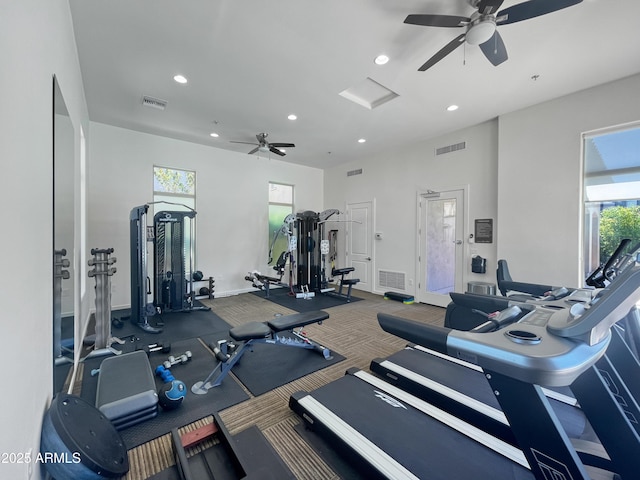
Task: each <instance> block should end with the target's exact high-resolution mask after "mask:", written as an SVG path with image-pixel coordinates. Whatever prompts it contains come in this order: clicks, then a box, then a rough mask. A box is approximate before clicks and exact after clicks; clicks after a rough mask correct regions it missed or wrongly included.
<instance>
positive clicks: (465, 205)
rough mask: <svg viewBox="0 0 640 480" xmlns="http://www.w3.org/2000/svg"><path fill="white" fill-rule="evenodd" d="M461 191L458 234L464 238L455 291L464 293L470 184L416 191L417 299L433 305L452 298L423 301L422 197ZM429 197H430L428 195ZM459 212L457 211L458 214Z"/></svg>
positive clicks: (461, 238) (444, 303)
mask: <svg viewBox="0 0 640 480" xmlns="http://www.w3.org/2000/svg"><path fill="white" fill-rule="evenodd" d="M454 191H461V192H462V232H461V233H460V234H459V235H456V236H457V237H458V238H459V239H460V240H462V244H461V245H460V247H461V248H462V255H461V256H462V259H461V261H460V265H457V264H456V274H455V275H456V277H455V278H456V282H455V287H454V291H455V292H460V293H462V292H463V291H464V284H465V279H466V275H465V273H466V259H467V258H468V255H467V248H468V243H469V242H468V231H469V228H468V225H469V185H468V184H465V185H452V186H447V187H441V188H421V189H418V190H417V192H416V272H415V275H416V276H415V278H416V279H417V282H416V287H415V288H416V292H415V299H416V301H418V302H421V303H429V304H432V305H436V306H440V307H446V306H447V305H448V304H449V303H450V298H449V296H448V295H442V298H441V299H437V300H436V297H434V301H433V302H423V301H421V298H422V295H421V293H422V288H423V287H422V283H424V282H425V279H424V278H423V277H424V273H425V270H426V263H425V262H426V258H423V257H424V255H423V252H422V251H421V247H422V236H423V235H424V233H423V232H422V227H423V225H422V219H423V217H424V214H423V210H422V208H421V206H420V201H421V199H423V198H425V197H426V196H427V195H429V194H435V193H445V192H454ZM426 198H428V197H426ZM457 214H458V213H457V212H456V215H457Z"/></svg>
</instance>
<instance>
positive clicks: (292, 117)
mask: <svg viewBox="0 0 640 480" xmlns="http://www.w3.org/2000/svg"><path fill="white" fill-rule="evenodd" d="M287 118H288V119H289V120H296V119H297V118H298V116H297V115H294V114H293V113H292V114H291V115H289V116H288V117H287Z"/></svg>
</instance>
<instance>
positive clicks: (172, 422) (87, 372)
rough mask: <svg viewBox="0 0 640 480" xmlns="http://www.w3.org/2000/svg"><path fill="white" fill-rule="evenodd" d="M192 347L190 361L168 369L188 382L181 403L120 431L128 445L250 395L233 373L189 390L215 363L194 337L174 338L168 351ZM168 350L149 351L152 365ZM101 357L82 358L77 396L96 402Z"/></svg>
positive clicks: (147, 439)
mask: <svg viewBox="0 0 640 480" xmlns="http://www.w3.org/2000/svg"><path fill="white" fill-rule="evenodd" d="M187 350H189V351H191V354H192V358H191V360H190V361H189V362H187V363H185V364H180V365H174V366H173V367H172V368H171V373H172V374H173V376H174V377H175V378H176V380H181V381H182V382H184V384H185V385H186V386H187V396H186V397H185V399H184V401H183V402H182V405H181V406H180V407H179V408H177V409H175V410H169V411H165V410H162V409H161V408H160V409H159V411H158V415H157V416H156V417H155V418H152V419H150V420H146V421H144V422H142V423H138V424H137V425H133V426H131V427H129V428H126V429H124V430H121V431H120V434H121V435H122V438H123V439H124V442H125V445H126V446H127V449H131V448H133V447H137V446H138V445H141V444H143V443H146V442H148V441H150V440H153V439H154V438H157V437H159V436H161V435H164V434H166V433H169V432H170V431H171V429H172V428H176V427H182V426H184V425H187V424H189V423H192V422H195V421H196V420H199V419H201V418H204V417H206V416H208V415H211V412H212V411H220V410H223V409H225V408H227V407H230V406H232V405H235V404H238V403H240V402H243V401H244V400H247V399H248V398H249V396H248V395H247V394H246V393H245V391H244V390H243V389H242V387H241V386H240V385H239V384H238V382H236V381H235V380H234V378H233V377H231V376H228V377H227V378H225V380H224V382H222V385H220V386H219V387H216V388H213V389H211V390H209V392H208V393H207V394H206V395H196V394H194V393H193V392H192V391H191V386H192V385H193V384H194V383H196V382H198V381H200V380H204V379H205V378H206V376H207V375H208V374H209V373H210V372H211V370H213V368H214V367H215V366H216V364H217V360H216V358H215V356H214V355H213V353H211V352H210V351H209V349H208V348H206V347H205V346H204V345H202V343H201V342H200V340H198V339H197V338H193V339H188V340H182V341H179V342H173V343H172V346H171V354H172V355H175V356H178V355H180V354H181V353H184V352H186V351H187ZM169 355H170V354H161V353H157V352H156V353H152V354H151V355H150V356H149V361H150V363H151V368H153V369H155V368H156V366H158V365H160V364H162V362H163V361H164V360H166V359H167V357H168V356H169ZM104 358H105V357H103V358H90V359H88V360H86V361H85V364H84V373H83V377H82V391H81V394H80V396H81V397H82V398H83V399H85V400H86V401H88V402H89V403H91V404H95V400H96V387H97V384H98V377H97V376H91V370H92V369H95V368H99V366H100V364H101V363H102V360H104ZM155 379H156V388H157V389H159V388H160V387H161V386H162V385H163V381H162V380H161V379H160V378H159V377H157V376H156V377H155Z"/></svg>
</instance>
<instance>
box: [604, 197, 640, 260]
mask: <svg viewBox="0 0 640 480" xmlns="http://www.w3.org/2000/svg"><path fill="white" fill-rule="evenodd" d="M625 238H628V239H630V240H631V244H630V245H631V246H632V247H633V246H635V245H637V244H638V243H640V206H633V207H611V208H607V209H605V210H603V211H602V213H601V215H600V261H601V262H602V263H604V262H606V261H607V259H608V258H609V257H610V256H611V254H613V252H614V251H615V249H616V248H617V247H618V245H620V242H621V241H622V240H623V239H625Z"/></svg>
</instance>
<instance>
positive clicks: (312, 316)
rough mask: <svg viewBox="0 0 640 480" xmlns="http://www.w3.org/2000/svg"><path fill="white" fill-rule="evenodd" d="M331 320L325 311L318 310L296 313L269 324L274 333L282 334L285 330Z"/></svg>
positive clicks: (271, 321) (277, 318)
mask: <svg viewBox="0 0 640 480" xmlns="http://www.w3.org/2000/svg"><path fill="white" fill-rule="evenodd" d="M327 318H329V314H328V313H327V312H325V311H324V310H316V311H313V312H302V313H294V314H292V315H285V316H282V317H276V318H274V319H273V320H269V321H268V322H267V324H268V325H269V327H271V330H273V331H274V332H282V331H283V330H291V329H292V328H295V327H303V326H305V325H309V324H310V323H317V322H321V321H322V320H326V319H327Z"/></svg>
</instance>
